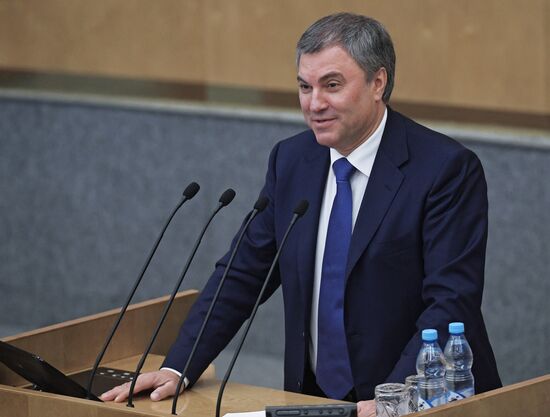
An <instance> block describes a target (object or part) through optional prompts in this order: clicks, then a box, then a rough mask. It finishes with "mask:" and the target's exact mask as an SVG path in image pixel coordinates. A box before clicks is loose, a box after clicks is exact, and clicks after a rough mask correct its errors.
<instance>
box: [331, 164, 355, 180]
mask: <svg viewBox="0 0 550 417" xmlns="http://www.w3.org/2000/svg"><path fill="white" fill-rule="evenodd" d="M332 170H333V171H334V175H335V176H336V181H346V182H348V181H349V179H350V177H351V174H353V171H355V167H354V166H353V165H352V164H350V162H349V161H348V160H347V159H346V158H340V159H337V160H336V161H334V163H333V164H332Z"/></svg>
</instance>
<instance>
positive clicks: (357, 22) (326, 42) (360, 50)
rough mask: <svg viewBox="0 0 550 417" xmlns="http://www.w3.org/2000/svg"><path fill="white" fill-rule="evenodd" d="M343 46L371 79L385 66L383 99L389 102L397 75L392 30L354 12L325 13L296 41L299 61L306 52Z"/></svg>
mask: <svg viewBox="0 0 550 417" xmlns="http://www.w3.org/2000/svg"><path fill="white" fill-rule="evenodd" d="M335 45H337V46H340V47H342V48H343V49H345V50H346V51H347V52H348V54H350V56H351V57H352V58H353V59H354V60H355V62H357V64H358V65H359V66H360V67H361V69H362V70H363V71H364V72H365V75H366V79H367V81H368V82H370V81H371V80H372V79H373V77H374V74H375V73H376V72H377V71H378V70H380V68H385V69H386V73H387V76H388V81H387V84H386V88H385V90H384V95H383V96H382V100H383V101H384V103H387V102H388V101H389V100H390V96H391V93H392V90H393V83H394V78H395V51H394V49H393V43H392V40H391V37H390V34H389V33H388V32H387V31H386V28H384V26H383V25H382V24H381V23H380V22H378V21H377V20H375V19H372V18H370V17H367V16H361V15H357V14H353V13H337V14H332V15H329V16H325V17H323V18H321V19H319V20H318V21H316V22H315V23H313V24H312V25H311V26H310V27H309V28H307V30H306V31H305V32H304V34H303V35H302V37H301V38H300V40H299V41H298V44H297V45H296V65H298V64H299V63H300V57H301V56H302V54H313V53H316V52H320V51H321V50H323V49H325V48H327V47H330V46H335Z"/></svg>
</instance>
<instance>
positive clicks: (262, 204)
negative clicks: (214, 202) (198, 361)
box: [172, 196, 269, 415]
mask: <svg viewBox="0 0 550 417" xmlns="http://www.w3.org/2000/svg"><path fill="white" fill-rule="evenodd" d="M268 203H269V200H268V199H267V197H264V196H261V197H259V198H258V200H257V201H256V203H255V204H254V209H253V210H252V212H251V213H250V214H249V216H248V219H247V220H246V223H245V224H244V226H243V228H242V229H241V233H240V234H239V237H238V239H237V242H236V243H235V247H234V248H233V251H232V252H231V256H230V257H229V261H228V262H227V265H226V267H225V271H224V273H223V275H222V278H221V279H220V282H219V283H218V288H217V289H216V293H215V294H214V298H213V299H212V302H211V303H210V307H208V311H207V313H206V316H205V317H204V320H203V322H202V326H201V328H200V330H199V333H198V335H197V339H196V340H195V343H194V344H193V348H192V349H191V353H190V354H189V357H188V358H187V362H186V363H185V366H184V368H183V371H182V373H181V377H180V379H179V381H178V386H177V387H176V391H175V393H174V399H173V401H172V414H173V415H177V414H176V407H177V404H178V398H179V395H178V393H179V392H180V390H181V386H182V385H183V381H184V380H185V375H186V374H187V370H188V369H189V365H190V364H191V362H192V360H193V357H194V355H195V351H196V350H197V346H198V344H199V341H200V339H201V337H202V334H203V332H204V329H205V328H206V324H207V323H208V320H209V319H210V316H211V314H212V311H213V310H214V306H215V305H216V302H217V301H218V296H219V295H220V292H221V290H222V287H223V284H224V282H225V278H226V277H227V274H228V272H229V269H230V268H231V265H232V264H233V259H234V258H235V255H236V253H237V250H238V249H239V246H240V244H241V240H242V239H243V237H244V234H245V232H246V230H247V229H248V225H249V224H250V223H251V222H252V220H253V219H254V217H256V215H257V214H258V213H260V212H262V211H263V210H264V209H265V208H266V207H267V204H268Z"/></svg>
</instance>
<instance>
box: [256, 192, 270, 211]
mask: <svg viewBox="0 0 550 417" xmlns="http://www.w3.org/2000/svg"><path fill="white" fill-rule="evenodd" d="M268 204H269V199H268V198H267V197H265V196H263V195H262V196H260V198H258V200H256V204H254V209H255V210H256V211H258V212H260V211H264V209H265V208H266V207H267V205H268Z"/></svg>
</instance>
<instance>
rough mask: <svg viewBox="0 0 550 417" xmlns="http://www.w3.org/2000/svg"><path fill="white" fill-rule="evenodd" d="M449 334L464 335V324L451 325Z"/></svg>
mask: <svg viewBox="0 0 550 417" xmlns="http://www.w3.org/2000/svg"><path fill="white" fill-rule="evenodd" d="M449 333H451V334H460V333H464V323H461V322H455V323H449Z"/></svg>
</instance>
